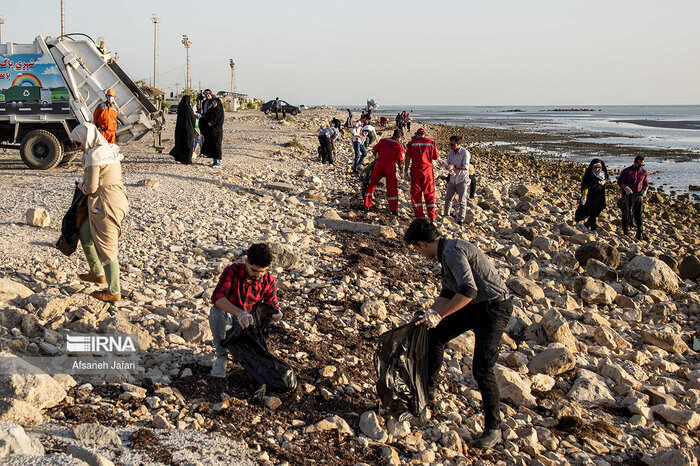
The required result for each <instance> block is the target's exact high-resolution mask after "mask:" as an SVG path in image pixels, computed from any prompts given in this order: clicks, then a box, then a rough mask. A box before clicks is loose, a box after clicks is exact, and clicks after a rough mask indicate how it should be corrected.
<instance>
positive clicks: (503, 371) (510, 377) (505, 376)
mask: <svg viewBox="0 0 700 466" xmlns="http://www.w3.org/2000/svg"><path fill="white" fill-rule="evenodd" d="M493 371H494V373H495V374H496V382H498V388H499V391H500V393H501V399H502V400H508V401H510V402H511V403H514V404H516V405H523V406H527V407H529V408H531V407H534V406H536V405H537V400H536V399H535V397H534V396H532V392H531V391H530V381H529V380H527V379H526V380H523V378H522V377H520V374H518V373H517V372H515V371H514V370H512V369H508V368H507V367H503V366H501V365H498V364H497V365H496V366H495V367H494V370H493Z"/></svg>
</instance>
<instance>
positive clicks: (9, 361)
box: [0, 353, 66, 410]
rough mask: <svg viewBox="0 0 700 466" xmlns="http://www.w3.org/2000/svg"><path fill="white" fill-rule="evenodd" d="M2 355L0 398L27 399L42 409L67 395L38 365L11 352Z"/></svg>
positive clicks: (0, 364)
mask: <svg viewBox="0 0 700 466" xmlns="http://www.w3.org/2000/svg"><path fill="white" fill-rule="evenodd" d="M0 356H2V357H0V398H10V399H17V400H21V401H25V402H27V403H29V404H30V405H32V406H34V407H35V408H36V409H40V410H41V409H45V408H51V407H54V406H56V405H57V404H58V403H60V402H61V401H62V400H63V399H64V398H65V397H66V391H65V390H64V389H63V387H61V385H60V384H59V383H58V382H56V380H54V378H53V377H51V376H50V375H48V374H45V373H44V372H43V371H42V370H41V369H39V368H38V367H36V366H33V365H31V364H29V363H28V362H26V361H24V360H23V359H21V358H18V357H17V356H14V355H11V354H9V353H2V354H1V355H0Z"/></svg>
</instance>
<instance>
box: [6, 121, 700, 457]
mask: <svg viewBox="0 0 700 466" xmlns="http://www.w3.org/2000/svg"><path fill="white" fill-rule="evenodd" d="M333 117H338V118H341V119H342V120H344V112H343V110H342V109H333V108H331V107H318V108H312V109H309V110H304V111H303V112H302V113H301V114H299V115H298V116H297V117H291V116H288V117H287V119H286V120H284V121H277V120H275V119H274V115H273V116H266V115H264V114H262V113H261V112H259V111H254V110H245V111H239V112H236V113H227V114H226V120H225V123H224V132H225V133H224V143H223V168H222V169H214V168H211V167H209V166H208V164H209V162H210V161H209V159H203V158H199V159H195V163H194V164H193V165H187V166H186V165H180V164H177V163H175V162H174V161H173V160H172V158H171V157H169V156H168V155H167V152H168V150H169V149H170V148H171V147H172V143H173V141H172V131H173V128H174V122H175V118H174V116H170V115H169V116H168V117H167V118H168V119H167V124H166V130H165V132H164V141H163V145H164V146H166V150H165V151H164V153H162V154H160V153H158V152H157V151H156V150H155V149H154V148H153V147H151V146H152V139H151V137H150V136H146V137H145V138H143V139H142V140H141V141H139V142H136V143H132V144H129V145H125V146H124V147H122V152H123V153H124V155H125V159H124V160H123V162H122V169H123V176H124V184H125V186H126V189H127V192H128V195H129V200H130V211H129V214H128V216H127V217H126V219H125V220H124V223H123V224H122V226H123V233H122V237H121V239H120V256H119V261H120V265H121V278H122V288H123V290H124V291H123V293H122V294H123V295H124V299H123V300H122V301H119V302H117V303H113V304H107V303H103V302H100V301H97V300H96V299H94V298H92V297H91V296H89V294H90V292H92V291H94V290H96V289H98V288H97V286H96V285H95V286H91V285H90V284H87V283H85V282H81V281H80V280H78V278H77V274H78V273H82V272H84V271H85V267H86V264H85V259H84V257H83V255H82V251H80V249H79V250H78V251H77V252H76V253H75V254H73V255H72V256H70V257H66V256H63V255H62V254H61V253H60V252H59V251H58V250H57V249H55V248H54V247H53V245H54V243H55V242H56V240H57V238H58V237H59V235H60V229H61V219H62V216H63V214H64V212H65V211H66V210H67V208H68V207H69V205H70V202H71V197H72V193H73V186H74V180H76V179H79V178H80V177H81V176H82V167H81V166H80V163H79V160H78V159H77V158H76V160H75V161H73V162H70V163H69V164H67V165H66V166H62V167H59V168H57V169H54V170H52V171H47V172H43V171H32V170H28V169H26V167H25V166H24V165H23V164H22V161H21V159H20V157H19V154H18V153H16V152H14V151H8V152H5V153H2V154H0V199H2V201H1V202H0V309H1V310H0V347H1V348H2V352H3V353H2V356H5V358H0V365H2V364H8V362H7V361H8V360H11V359H12V358H13V357H14V358H16V357H17V356H21V357H37V356H51V355H55V354H57V353H58V352H59V350H60V348H62V347H63V346H64V345H65V335H66V334H67V333H102V334H109V333H129V334H137V335H138V336H139V345H140V351H139V359H140V366H141V368H142V370H141V371H137V373H132V372H129V371H124V372H123V373H122V374H118V375H111V374H109V375H92V376H90V375H80V376H78V375H76V376H74V377H71V376H68V375H57V376H50V375H46V374H26V375H23V374H12V375H8V374H6V372H7V371H2V370H0V439H3V438H4V439H5V441H6V444H7V445H11V446H10V447H8V448H9V449H6V450H3V447H0V462H3V463H4V464H76V465H78V464H91V465H92V464H104V465H106V464H124V465H126V464H146V465H151V464H182V465H185V464H187V465H199V464H202V465H216V464H275V465H278V464H290V465H291V464H343V465H345V464H346V465H358V464H392V465H398V464H444V465H448V464H479V465H491V464H493V465H511V464H515V465H547V466H549V465H566V464H586V465H587V464H596V465H643V464H646V465H664V466H670V465H676V464H678V465H693V464H695V465H697V457H698V455H700V431H699V430H698V428H699V427H700V409H699V408H698V406H700V357H699V356H698V351H700V288H699V280H700V215H699V213H700V212H699V210H700V204H698V203H697V202H694V200H693V199H692V198H691V196H689V195H687V194H686V195H679V196H670V195H669V194H667V193H666V192H665V191H664V190H663V189H658V190H657V189H655V188H654V189H652V190H650V194H649V196H648V199H647V200H646V204H645V222H646V224H645V228H646V229H645V234H646V236H647V238H645V240H644V241H634V240H632V239H630V238H627V237H623V236H622V234H621V233H620V231H619V230H620V226H619V224H620V221H619V210H618V209H617V207H616V206H615V204H616V200H617V197H618V195H619V190H618V188H617V186H616V185H615V184H614V183H611V184H610V185H608V188H607V206H608V207H607V209H606V210H605V211H604V212H603V214H602V215H601V217H600V218H599V228H598V234H597V235H593V234H591V233H590V232H588V231H586V230H585V229H584V228H583V227H582V226H580V225H576V224H574V222H573V211H574V209H575V207H576V202H577V200H578V196H579V186H580V180H581V176H582V174H583V171H584V169H585V166H584V165H581V164H578V163H574V162H570V161H551V160H550V161H548V160H542V159H540V158H537V157H535V156H534V155H532V154H528V153H525V152H522V151H514V150H509V149H505V148H502V147H501V146H498V145H490V144H489V143H490V142H493V141H500V140H503V134H501V133H498V132H497V131H494V130H489V129H483V128H482V129H479V128H470V127H454V126H446V125H421V123H420V122H416V121H414V122H413V125H414V126H415V128H418V127H421V126H422V127H425V128H426V129H427V132H428V137H429V138H431V139H433V140H435V141H436V142H437V143H438V147H439V148H440V151H441V156H442V155H443V154H444V153H445V152H444V151H445V149H446V147H447V140H448V138H449V136H451V135H453V134H458V135H460V136H462V137H463V139H464V145H465V146H467V147H468V148H469V149H470V151H471V153H472V157H473V160H475V162H476V163H475V166H476V172H477V177H478V181H477V183H478V185H477V192H476V196H475V198H474V199H472V200H470V203H469V207H468V211H467V219H466V221H465V223H464V225H458V224H457V223H456V222H455V221H454V220H453V219H452V218H442V216H440V215H438V227H439V229H440V230H441V231H442V232H443V233H444V234H445V235H446V236H448V237H458V238H463V239H467V240H468V241H471V242H473V243H474V244H476V245H477V246H478V247H479V248H481V249H482V250H483V251H484V252H486V253H487V254H488V256H489V257H490V259H491V260H492V262H493V263H494V265H495V266H496V268H497V270H498V271H499V273H500V274H501V276H502V277H503V278H504V279H505V280H506V283H507V285H508V287H509V289H510V292H511V294H512V296H513V297H514V305H515V312H514V314H513V316H514V317H513V318H512V319H511V322H510V324H509V325H508V329H507V335H504V337H503V341H502V344H501V347H500V356H499V361H498V365H497V369H496V373H497V377H498V382H499V385H500V387H501V397H502V400H503V405H502V417H503V423H502V426H501V430H502V433H503V438H504V441H503V443H501V444H500V445H498V446H497V447H496V448H495V449H493V450H491V451H481V450H479V449H476V448H474V447H472V446H471V445H470V442H471V441H472V440H473V439H474V438H476V437H477V436H478V435H479V433H480V432H481V431H482V429H483V415H482V413H481V403H480V394H479V391H478V389H477V386H476V383H475V381H474V379H473V377H472V375H471V362H472V354H473V347H474V337H473V334H472V333H471V332H468V333H467V334H464V335H462V336H461V337H459V338H457V339H456V340H454V341H452V342H451V343H450V344H449V348H448V350H447V351H446V355H445V364H444V366H443V382H442V384H441V386H440V390H439V393H438V398H437V400H436V402H435V403H434V404H433V405H431V407H430V409H429V410H428V411H427V412H425V413H423V415H422V416H420V417H416V418H413V419H412V420H410V421H399V420H397V419H393V418H391V417H389V416H384V415H383V414H382V411H381V409H380V406H379V405H378V399H377V394H376V390H375V382H376V373H375V370H374V366H373V356H374V352H375V350H376V342H377V338H378V336H379V335H380V334H382V333H383V332H385V331H387V330H389V329H392V328H394V327H396V326H398V325H401V324H402V323H405V322H407V321H408V320H409V319H410V317H411V316H412V315H413V312H414V311H416V310H417V309H422V308H426V307H428V306H429V305H430V304H431V303H432V300H433V299H434V298H435V297H436V296H437V295H438V293H439V291H440V289H439V286H440V270H439V266H436V263H429V262H427V261H426V260H425V259H423V258H421V257H419V256H418V255H417V254H416V253H415V252H414V251H413V250H412V249H411V248H410V247H408V246H406V245H405V244H404V243H403V241H402V240H401V237H402V235H403V232H404V231H405V229H406V227H407V226H408V225H409V224H410V222H411V220H412V218H413V217H412V210H411V208H410V198H409V195H408V188H409V185H408V182H406V181H400V183H399V198H400V203H399V210H400V212H399V215H398V217H393V216H391V215H389V210H388V208H387V204H386V200H385V195H384V193H385V188H384V186H383V185H380V186H379V188H378V189H377V192H376V195H375V201H374V203H373V208H372V209H371V210H369V211H364V210H363V209H362V208H361V206H362V196H361V192H360V191H361V186H360V183H359V181H358V180H357V177H356V176H354V175H353V174H352V172H351V164H352V146H351V143H350V142H349V138H348V137H347V135H346V137H345V138H344V139H343V140H342V141H341V142H340V143H339V144H338V153H337V155H338V156H337V161H336V164H335V165H333V166H330V165H323V164H321V163H320V162H319V157H318V155H317V152H316V147H317V145H318V139H317V137H316V134H317V133H318V131H319V130H320V129H322V128H324V127H325V126H327V125H328V122H329V121H330V119H331V118H333ZM378 130H379V132H380V137H382V136H385V137H388V136H390V131H391V130H390V129H380V128H378ZM522 137H523V138H524V139H526V138H527V135H525V134H523V135H522ZM533 137H534V136H533ZM368 158H371V156H370V157H368ZM366 162H369V160H367V161H366ZM630 164H631V160H630ZM441 170H442V169H439V170H438V169H437V164H436V178H437V177H438V176H439V175H444V174H445V173H441ZM443 171H444V170H443ZM443 198H444V182H442V181H441V180H439V181H438V183H437V200H438V213H441V210H442V205H443ZM30 209H44V210H45V211H46V213H47V215H48V218H46V219H44V221H42V222H39V223H41V224H42V226H33V225H30V224H29V222H28V219H27V211H28V210H30ZM255 242H267V243H269V244H271V245H273V252H274V254H275V260H274V262H273V265H272V267H271V271H272V273H273V275H274V276H275V277H276V278H277V282H278V286H279V299H280V305H281V308H282V310H283V312H284V318H283V319H282V321H281V322H280V323H278V324H275V326H274V327H273V329H272V332H271V334H270V338H269V344H270V348H271V350H272V352H273V353H274V354H276V355H277V356H278V357H280V358H281V359H283V360H284V361H285V362H287V363H288V364H289V365H290V366H291V367H292V368H293V369H294V370H295V372H296V373H297V377H298V379H299V387H298V388H297V390H296V391H294V392H292V393H287V394H268V395H267V396H266V397H265V398H264V399H263V400H256V399H254V397H253V394H254V389H253V388H252V386H251V382H250V379H249V377H248V376H247V374H246V372H245V370H244V369H243V368H242V367H241V366H239V365H237V364H236V363H235V362H233V361H231V362H230V363H229V366H228V373H229V375H228V377H227V378H226V379H215V378H211V377H209V371H210V368H211V364H212V362H213V359H214V350H213V346H212V345H211V331H210V330H209V323H208V313H209V308H210V306H211V304H210V297H211V294H212V292H213V289H214V287H215V285H216V283H217V280H218V277H219V274H220V273H221V271H222V270H223V269H224V268H225V267H226V266H227V265H229V264H230V263H232V262H236V261H239V260H242V259H243V258H244V257H245V251H246V249H247V247H248V246H249V245H250V244H252V243H255ZM6 461H9V462H7V463H6Z"/></svg>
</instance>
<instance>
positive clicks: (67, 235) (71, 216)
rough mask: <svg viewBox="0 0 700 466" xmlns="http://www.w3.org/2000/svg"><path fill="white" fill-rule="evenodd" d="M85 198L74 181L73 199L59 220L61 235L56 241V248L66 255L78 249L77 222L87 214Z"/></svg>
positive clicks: (78, 226)
mask: <svg viewBox="0 0 700 466" xmlns="http://www.w3.org/2000/svg"><path fill="white" fill-rule="evenodd" d="M86 199H87V197H86V196H85V194H83V192H82V191H81V190H80V189H79V188H78V184H77V183H76V184H75V191H74V192H73V201H72V202H71V204H70V207H69V208H68V211H66V214H65V215H64V216H63V221H62V222H61V236H60V237H59V238H58V241H56V249H58V250H59V251H61V252H62V253H63V254H65V255H66V256H70V255H71V254H73V253H74V252H75V250H76V249H78V239H79V235H78V230H79V229H80V225H79V224H78V222H79V221H80V220H83V219H85V217H86V215H87V207H86V202H85V201H86Z"/></svg>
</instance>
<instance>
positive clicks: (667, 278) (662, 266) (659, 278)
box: [623, 256, 678, 294]
mask: <svg viewBox="0 0 700 466" xmlns="http://www.w3.org/2000/svg"><path fill="white" fill-rule="evenodd" d="M623 273H624V276H625V278H627V279H628V280H637V281H639V282H642V283H644V284H645V285H646V286H648V287H649V288H651V289H653V290H662V291H665V292H666V293H671V294H673V293H675V292H676V291H678V278H677V276H676V274H675V273H674V272H673V270H671V267H669V266H668V265H666V263H664V262H663V261H661V260H659V259H657V258H655V257H648V256H637V257H635V258H634V259H632V260H631V261H630V262H629V264H627V266H626V267H625V268H624V270H623Z"/></svg>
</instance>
